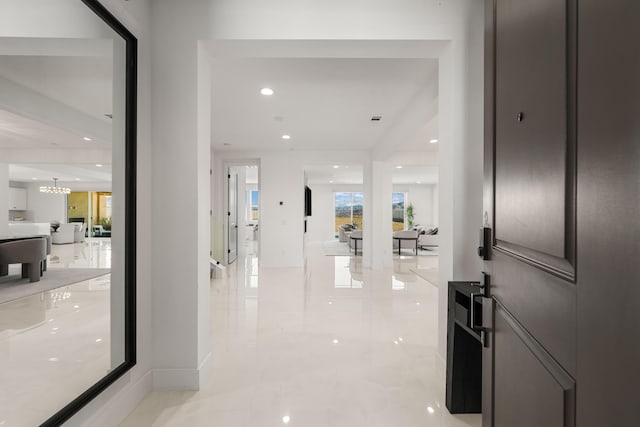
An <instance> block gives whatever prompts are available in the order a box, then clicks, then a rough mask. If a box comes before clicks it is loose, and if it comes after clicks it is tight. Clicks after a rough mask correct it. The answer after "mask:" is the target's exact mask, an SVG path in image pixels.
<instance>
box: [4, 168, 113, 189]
mask: <svg viewBox="0 0 640 427" xmlns="http://www.w3.org/2000/svg"><path fill="white" fill-rule="evenodd" d="M34 178H35V179H34ZM53 178H58V179H59V182H60V183H74V182H111V165H109V164H104V165H102V167H98V166H96V164H68V163H38V164H34V163H32V164H23V163H21V164H10V165H9V179H10V180H11V181H18V182H38V183H47V182H53ZM47 185H49V184H47Z"/></svg>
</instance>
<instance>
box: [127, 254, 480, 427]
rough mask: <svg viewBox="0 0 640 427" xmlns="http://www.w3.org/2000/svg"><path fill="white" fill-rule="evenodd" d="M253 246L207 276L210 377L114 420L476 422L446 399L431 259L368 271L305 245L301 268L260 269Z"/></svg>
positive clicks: (357, 260)
mask: <svg viewBox="0 0 640 427" xmlns="http://www.w3.org/2000/svg"><path fill="white" fill-rule="evenodd" d="M253 245H255V242H251V241H250V242H247V247H246V257H245V258H243V257H242V256H241V257H240V259H239V260H238V262H237V263H235V264H234V265H232V266H231V267H230V268H229V269H228V271H229V276H228V277H222V278H216V279H213V280H212V281H211V315H212V323H211V324H212V341H213V358H214V360H215V366H214V371H213V374H212V376H211V378H210V380H209V382H208V383H207V384H206V385H205V386H204V387H203V388H202V389H201V390H200V391H199V392H197V393H189V394H187V393H184V392H166V391H165V392H155V393H153V394H152V395H150V396H149V397H147V398H146V399H145V400H144V401H143V403H142V404H141V405H140V406H139V407H138V408H137V409H136V410H135V411H134V413H132V414H131V415H130V416H129V417H128V418H127V419H126V420H125V422H124V423H123V424H122V426H126V427H134V426H135V427H137V426H141V425H154V426H179V425H189V426H210V425H223V426H234V427H236V426H238V427H242V426H247V427H249V426H251V427H266V426H276V425H286V424H288V425H300V426H305V427H316V426H322V427H326V426H334V427H343V426H344V427H347V426H348V427H354V426H355V427H365V426H366V427H389V426H403V427H414V426H425V425H438V426H441V427H452V426H457V427H462V426H480V425H481V420H480V417H479V416H477V415H473V416H453V415H451V414H449V413H448V411H447V410H446V408H445V406H444V365H443V362H442V361H441V360H440V358H439V356H438V355H437V352H436V326H437V321H436V320H437V317H436V314H437V295H438V288H437V284H435V283H431V282H429V281H427V280H425V279H423V278H422V277H420V276H419V275H417V274H416V273H415V271H422V270H424V269H428V270H429V271H431V272H432V273H433V272H435V273H436V276H437V261H438V259H437V258H438V257H437V256H418V257H416V256H402V257H398V256H396V257H395V258H394V266H393V268H389V269H385V270H371V269H368V268H365V267H363V265H362V257H360V256H358V257H354V256H325V255H324V251H323V246H322V244H318V245H313V244H312V245H308V246H307V247H306V248H305V254H306V265H305V267H304V268H264V267H262V266H260V265H259V261H258V260H257V258H256V257H255V253H257V251H255V248H254V246H253ZM254 277H255V279H254ZM258 283H259V286H257V284H258ZM253 284H256V286H255V287H253ZM434 285H435V286H434Z"/></svg>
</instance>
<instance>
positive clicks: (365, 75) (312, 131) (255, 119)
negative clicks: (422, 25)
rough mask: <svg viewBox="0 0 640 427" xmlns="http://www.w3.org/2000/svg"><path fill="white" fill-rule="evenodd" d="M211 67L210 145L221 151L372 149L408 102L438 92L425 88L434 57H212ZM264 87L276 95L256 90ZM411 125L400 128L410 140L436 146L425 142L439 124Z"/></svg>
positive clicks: (424, 100) (426, 100)
mask: <svg viewBox="0 0 640 427" xmlns="http://www.w3.org/2000/svg"><path fill="white" fill-rule="evenodd" d="M211 68H212V98H213V101H212V146H213V148H214V149H219V150H252V149H253V150H290V149H300V150H345V149H347V150H370V149H372V148H373V147H374V146H375V145H376V144H378V143H379V142H380V141H383V140H384V139H385V136H386V135H389V134H397V132H392V131H394V129H393V128H394V126H398V124H399V123H403V120H402V118H403V115H405V114H406V113H407V108H410V107H415V106H419V105H430V104H432V103H433V102H434V99H435V97H437V93H435V94H434V93H433V92H432V91H431V92H430V91H425V90H423V89H424V87H425V86H428V85H435V87H436V88H437V60H434V59H417V58H394V59H384V58H357V59H356V58H215V59H214V60H213V64H212V67H211ZM434 82H435V83H434ZM263 87H269V88H271V89H273V90H274V92H275V93H274V95H272V96H270V97H266V96H263V95H260V89H261V88H263ZM372 115H382V120H381V121H380V122H372V121H371V120H370V118H371V116H372ZM412 123H413V122H412ZM412 123H406V126H410V127H411V128H410V129H405V130H404V133H405V134H407V135H410V136H411V138H410V139H411V141H412V143H413V144H414V145H415V146H418V149H419V150H420V151H425V150H434V149H435V150H437V147H434V146H432V145H431V144H428V140H429V139H431V138H437V123H435V124H431V125H430V127H426V126H425V125H426V123H420V124H419V125H416V124H412ZM283 134H287V135H290V136H291V139H290V140H289V141H284V140H283V139H282V135H283ZM420 141H421V142H422V144H419V142H420ZM407 142H409V140H408V141H407ZM225 144H228V145H225ZM413 148H414V149H416V147H413Z"/></svg>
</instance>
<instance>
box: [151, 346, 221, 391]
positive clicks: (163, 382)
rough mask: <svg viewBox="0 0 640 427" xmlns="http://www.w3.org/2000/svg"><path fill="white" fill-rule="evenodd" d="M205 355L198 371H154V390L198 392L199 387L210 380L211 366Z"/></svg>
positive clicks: (209, 359) (208, 357) (208, 358)
mask: <svg viewBox="0 0 640 427" xmlns="http://www.w3.org/2000/svg"><path fill="white" fill-rule="evenodd" d="M211 362H212V358H211V353H209V354H207V356H206V357H205V358H204V360H203V361H202V363H201V364H200V366H199V367H198V369H154V370H153V389H154V390H200V385H201V384H202V383H203V382H204V381H207V379H208V378H211V371H212V369H213V364H212V363H211Z"/></svg>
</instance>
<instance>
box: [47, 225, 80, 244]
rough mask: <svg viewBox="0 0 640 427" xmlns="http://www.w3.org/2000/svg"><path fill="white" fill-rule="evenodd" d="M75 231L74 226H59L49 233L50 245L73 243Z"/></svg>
mask: <svg viewBox="0 0 640 427" xmlns="http://www.w3.org/2000/svg"><path fill="white" fill-rule="evenodd" d="M75 230H76V226H75V224H60V227H58V229H57V230H56V231H54V232H53V233H51V243H53V244H54V245H64V244H67V243H73V242H74V239H75Z"/></svg>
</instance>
